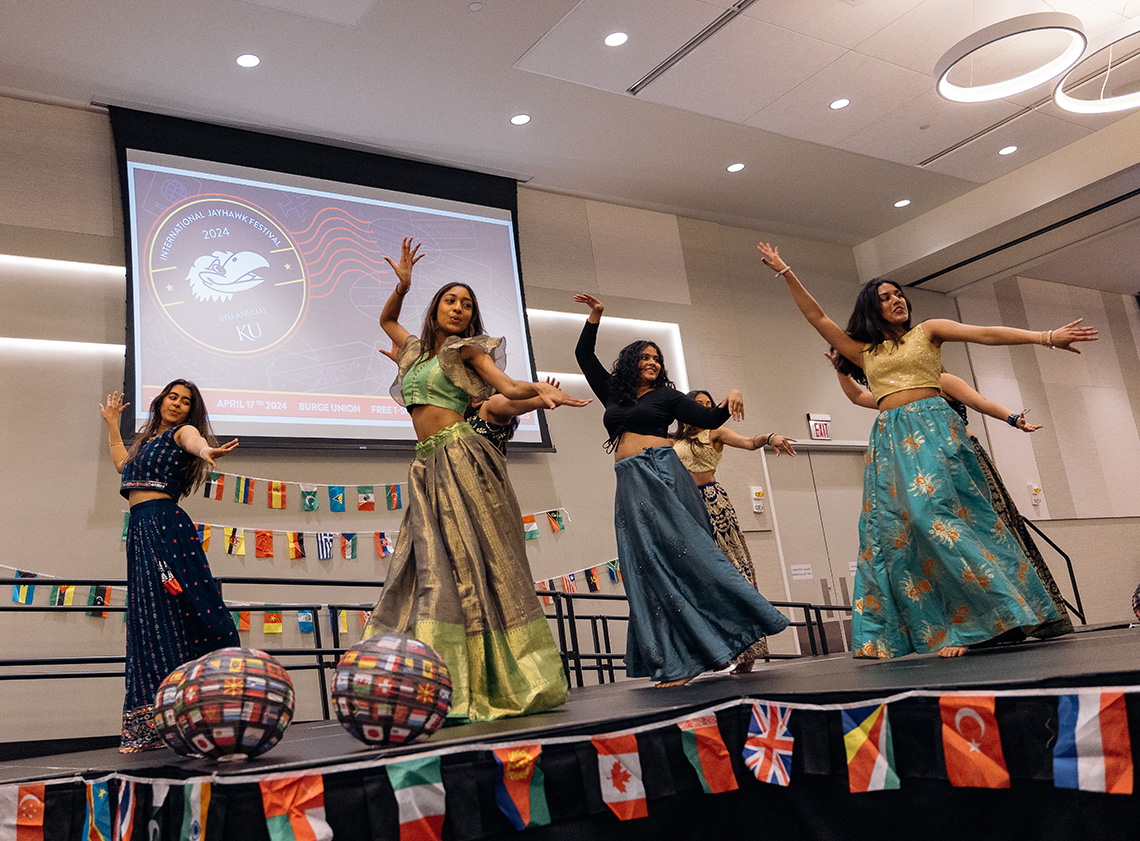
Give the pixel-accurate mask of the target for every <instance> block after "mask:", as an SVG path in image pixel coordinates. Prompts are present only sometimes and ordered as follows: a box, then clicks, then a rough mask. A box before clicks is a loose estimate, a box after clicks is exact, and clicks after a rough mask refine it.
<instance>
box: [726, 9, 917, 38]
mask: <svg viewBox="0 0 1140 841" xmlns="http://www.w3.org/2000/svg"><path fill="white" fill-rule="evenodd" d="M921 3H922V0H875V2H873V3H866V2H854V3H848V2H845V0H768V2H763V3H753V4H752V5H751V6H749V7H748V8H747V9H745V10H744V15H745V17H750V18H755V19H756V20H761V21H764V22H765V23H770V24H772V25H773V26H780V27H783V28H784V29H788V30H791V31H792V32H798V33H800V34H801V35H807V36H809V37H811V38H818V39H819V40H820V41H827V42H829V43H832V44H838V45H839V46H841V47H854V46H855V45H856V44H858V43H859V42H860V41H863V40H864V39H866V38H869V37H871V36H872V35H874V34H875V33H876V32H878V31H879V30H880V29H882V28H883V27H884V26H886V25H887V24H890V23H892V22H894V21H896V20H898V19H899V18H900V17H902V16H903V15H904V14H906V13H907V12H909V11H910V10H911V9H913V8H914V7H916V6H918V5H920V4H921Z"/></svg>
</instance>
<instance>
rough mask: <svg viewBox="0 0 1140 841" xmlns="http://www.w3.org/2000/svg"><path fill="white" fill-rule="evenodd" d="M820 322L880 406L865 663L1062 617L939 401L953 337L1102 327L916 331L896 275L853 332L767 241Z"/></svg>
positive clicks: (860, 304) (861, 573)
mask: <svg viewBox="0 0 1140 841" xmlns="http://www.w3.org/2000/svg"><path fill="white" fill-rule="evenodd" d="M758 247H759V249H760V253H761V254H762V255H763V260H764V263H765V265H767V266H768V267H769V268H771V269H773V270H774V271H775V272H776V273H777V274H778V275H783V277H784V280H785V281H786V282H787V285H788V289H789V291H790V292H791V293H792V299H793V300H794V301H795V303H796V306H797V307H798V308H799V310H800V312H801V313H802V314H803V316H804V317H805V318H806V319H807V321H808V323H809V324H811V325H812V327H814V328H815V329H816V331H817V332H818V333H819V334H820V335H821V336H822V337H823V338H824V340H826V341H827V342H828V343H829V344H830V345H831V346H832V347H834V348H835V349H836V350H838V351H839V352H840V353H841V354H842V355H843V357H844V358H845V359H846V360H847V361H848V362H849V363H851V364H852V365H853V366H854V370H855V371H862V372H863V373H864V374H865V375H866V378H867V381H868V383H869V385H870V388H871V393H872V394H874V396H875V400H876V401H877V403H878V408H879V417H878V420H877V421H876V422H875V426H874V428H873V429H872V431H871V436H870V446H869V447H868V450H867V464H866V468H865V469H864V472H863V511H862V513H861V514H860V515H859V541H860V554H859V561H858V565H857V567H856V573H855V592H854V597H855V603H854V606H855V610H854V615H853V621H852V638H853V641H852V647H853V649H854V655H855V656H856V657H880V658H882V657H897V656H900V655H903V654H909V653H911V652H916V651H918V652H924V651H925V652H932V651H937V652H938V653H939V654H940V655H941V656H943V657H955V656H960V655H962V654H965V653H966V649H967V647H968V646H970V645H975V644H978V643H984V642H988V641H990V640H994V639H996V638H998V637H1001V636H1002V635H1003V634H1005V633H1009V632H1016V631H1015V629H1020V630H1021V631H1027V630H1031V629H1033V628H1035V627H1037V626H1038V625H1040V624H1042V623H1043V622H1048V621H1052V620H1055V619H1057V618H1058V616H1057V609H1056V608H1055V607H1054V606H1053V602H1052V601H1051V600H1050V598H1049V594H1048V593H1046V592H1045V588H1044V586H1042V584H1041V579H1040V578H1038V577H1037V576H1036V575H1032V574H1029V563H1028V561H1027V560H1026V558H1025V556H1024V554H1022V552H1021V549H1020V548H1019V547H1018V545H1017V543H1016V541H1014V540H1013V539H1012V538H1011V537H1010V535H1009V533H1008V531H1007V530H1006V528H1005V526H1004V525H1003V524H1002V522H1001V521H1000V520H999V519H998V516H997V514H995V513H994V509H993V506H992V505H991V504H990V499H989V490H988V488H987V486H986V481H985V477H984V476H983V475H982V471H981V468H980V467H979V466H978V459H977V457H976V456H975V455H974V450H973V448H972V447H971V446H970V444H969V442H968V441H967V435H966V428H965V425H964V424H963V423H962V419H961V418H960V417H958V415H957V413H955V411H954V410H953V409H952V408H950V406H949V405H948V404H947V403H946V401H945V400H943V399H942V398H941V397H940V396H939V389H940V387H941V373H942V353H941V346H942V343H943V342H948V341H950V342H978V343H980V344H989V345H1018V344H1040V345H1045V346H1047V347H1057V348H1062V349H1064V350H1072V351H1073V352H1075V353H1079V352H1080V351H1078V350H1077V349H1076V348H1073V347H1071V346H1072V345H1073V343H1075V342H1082V341H1093V340H1095V339H1096V338H1097V336H1096V330H1094V329H1092V328H1091V327H1081V326H1079V325H1080V320H1077V321H1074V322H1072V323H1070V324H1066V325H1065V326H1063V327H1060V328H1057V329H1055V330H1043V331H1040V332H1032V331H1029V330H1020V329H1017V328H1014V327H1000V326H997V327H977V326H974V325H970V324H959V323H958V322H956V321H950V320H949V319H943V318H935V319H930V320H928V321H924V322H922V323H921V324H919V325H917V326H916V327H914V328H913V329H912V328H911V326H910V306H909V304H908V302H907V300H906V297H905V296H904V295H903V292H902V289H901V288H900V287H899V286H898V285H897V284H895V283H893V282H892V281H889V280H882V279H878V280H872V281H870V282H869V283H867V284H866V285H865V286H864V287H863V289H862V290H861V291H860V293H859V297H858V298H857V299H856V301H855V311H854V312H853V313H852V315H851V320H850V321H849V322H848V325H847V330H846V331H844V330H841V329H840V328H839V326H838V325H837V324H836V323H835V322H834V321H832V320H831V319H830V318H828V317H827V315H825V314H824V312H823V310H822V309H821V308H820V306H819V304H817V303H816V301H815V299H814V298H812V296H811V295H810V294H809V293H808V291H807V290H806V289H805V288H804V287H803V285H802V284H801V283H800V282H799V280H798V279H797V278H796V276H795V274H794V273H793V272H792V271H791V268H790V267H789V266H788V264H787V263H785V262H784V260H783V259H782V258H781V257H780V254H779V251H778V250H777V249H775V248H773V247H771V246H769V245H767V244H766V243H760V245H759V246H758Z"/></svg>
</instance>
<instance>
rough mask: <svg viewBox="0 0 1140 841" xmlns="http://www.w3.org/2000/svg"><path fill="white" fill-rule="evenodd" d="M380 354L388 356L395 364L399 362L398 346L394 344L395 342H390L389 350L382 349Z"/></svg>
mask: <svg viewBox="0 0 1140 841" xmlns="http://www.w3.org/2000/svg"><path fill="white" fill-rule="evenodd" d="M380 355H381V356H386V357H388V358H389V359H391V360H392V361H393V362H395V363H396V364H397V365H399V364H400V348H399V347H398V346H397V345H396V343H395V342H392V349H391V350H382V351H380Z"/></svg>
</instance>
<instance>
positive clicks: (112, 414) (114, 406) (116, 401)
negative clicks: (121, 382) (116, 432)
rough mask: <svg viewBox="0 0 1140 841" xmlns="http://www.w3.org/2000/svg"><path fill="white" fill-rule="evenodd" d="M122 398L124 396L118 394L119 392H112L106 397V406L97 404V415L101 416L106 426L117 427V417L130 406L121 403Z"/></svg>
mask: <svg viewBox="0 0 1140 841" xmlns="http://www.w3.org/2000/svg"><path fill="white" fill-rule="evenodd" d="M123 396H124V395H122V394H119V392H117V391H113V392H111V393H110V394H108V395H107V405H106V406H104V405H103V404H102V403H100V404H99V414H101V415H102V416H103V420H105V421H106V422H107V423H108V424H111V425H114V426H118V425H119V416H120V415H122V414H123V410H124V409H126V408H127V406H129V405H131V404H130V403H124V402H123Z"/></svg>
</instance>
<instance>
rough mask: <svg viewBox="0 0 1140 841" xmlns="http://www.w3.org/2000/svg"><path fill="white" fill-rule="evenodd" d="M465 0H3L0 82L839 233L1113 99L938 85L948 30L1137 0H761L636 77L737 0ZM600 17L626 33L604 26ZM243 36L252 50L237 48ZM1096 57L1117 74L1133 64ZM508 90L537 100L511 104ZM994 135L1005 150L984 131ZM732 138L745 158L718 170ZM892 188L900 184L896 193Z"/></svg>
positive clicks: (731, 150)
mask: <svg viewBox="0 0 1140 841" xmlns="http://www.w3.org/2000/svg"><path fill="white" fill-rule="evenodd" d="M477 5H479V4H472V3H470V0H180V2H178V3H157V2H140V0H101V2H99V3H76V2H75V0H36V2H35V3H18V2H9V3H4V4H0V93H6V94H8V95H17V96H26V97H30V98H34V99H39V100H43V101H49V102H51V101H62V102H72V103H81V104H87V103H91V102H101V103H107V102H115V103H122V104H130V105H133V106H136V107H141V108H144V109H150V110H155V111H159V112H164V113H172V114H177V115H180V116H191V117H199V118H202V119H207V120H212V121H217V122H222V123H227V124H236V125H243V126H255V127H263V128H265V129H267V130H270V131H279V132H282V133H286V134H291V135H301V136H306V137H313V138H324V139H328V140H331V141H333V142H338V143H344V144H349V145H353V146H360V147H364V148H369V149H374V150H378V151H385V152H389V153H393V154H398V155H404V156H408V157H414V158H418V159H423V160H429V161H434V162H441V163H448V164H452V165H457V166H462V167H467V168H471V169H476V170H481V171H487V172H494V173H499V174H506V175H511V176H514V177H517V178H519V179H520V180H523V181H526V182H528V183H529V184H530V185H531V186H534V187H537V188H541V189H548V190H553V191H558V192H563V193H568V194H572V195H579V196H586V197H591V198H597V199H601V200H608V201H614V202H618V203H621V204H629V205H633V206H637V207H643V208H648V209H653V210H662V211H668V212H674V213H679V214H682V215H686V216H693V217H697V218H704V219H711V220H715V221H722V222H727V223H730V224H736V225H741V226H747V227H753V228H762V229H765V230H769V231H772V232H774V233H777V234H779V233H783V234H788V235H790V234H797V235H803V236H810V237H814V238H819V239H824V240H828V241H833V242H841V243H848V244H852V245H854V244H857V243H860V242H864V241H866V240H868V239H871V238H873V237H875V236H877V235H879V234H881V233H883V232H884V231H887V230H890V229H892V228H895V227H896V226H898V225H900V224H902V223H904V222H906V221H908V220H910V219H913V218H914V217H916V216H918V215H920V214H922V213H925V212H927V211H929V210H931V209H933V208H935V207H938V206H939V205H941V204H943V203H945V202H947V201H949V200H951V199H954V198H956V197H958V196H961V195H963V194H965V193H967V192H969V191H970V190H972V189H973V188H975V187H976V186H977V185H978V184H982V183H985V182H988V181H991V180H993V179H995V178H998V177H1000V176H1002V175H1004V174H1006V173H1008V172H1010V171H1012V170H1013V169H1015V168H1017V167H1020V166H1023V165H1024V164H1026V163H1028V162H1030V161H1032V160H1035V159H1037V158H1040V157H1042V156H1044V155H1047V154H1049V153H1051V152H1053V151H1055V150H1057V149H1059V148H1061V147H1062V146H1065V145H1067V144H1069V143H1072V142H1074V141H1076V140H1078V139H1080V138H1082V137H1085V136H1087V135H1089V134H1091V133H1093V132H1095V131H1097V130H1099V129H1101V128H1104V127H1105V126H1107V125H1109V124H1110V123H1111V122H1112V121H1113V120H1115V119H1118V118H1119V117H1092V118H1090V117H1077V116H1072V115H1066V114H1064V113H1063V112H1061V111H1060V110H1059V109H1057V108H1056V107H1055V106H1053V105H1052V104H1051V103H1049V102H1043V100H1045V99H1046V98H1047V96H1048V93H1049V90H1048V89H1047V87H1042V88H1038V89H1035V90H1034V91H1031V92H1030V93H1028V94H1025V95H1023V96H1021V97H1018V98H1016V99H1014V100H1012V101H1001V102H997V103H990V104H986V105H961V104H953V103H949V102H946V101H944V100H942V99H940V98H939V97H938V96H937V95H936V94H935V93H934V81H933V79H932V77H931V70H932V68H933V66H934V64H935V62H936V61H937V60H938V58H939V57H940V56H941V55H942V53H943V52H944V51H945V50H946V49H947V48H949V47H950V46H951V45H952V44H953V43H955V42H956V41H958V40H959V39H961V38H963V37H965V36H966V35H967V34H969V33H970V32H972V31H974V30H976V29H978V28H980V27H982V26H985V25H988V24H990V23H993V22H994V21H996V20H1000V19H1004V18H1008V17H1012V16H1014V15H1019V14H1025V13H1028V12H1037V11H1049V10H1056V11H1062V12H1067V13H1070V14H1075V15H1077V16H1078V17H1080V18H1081V20H1082V21H1083V22H1084V24H1085V28H1086V32H1087V33H1088V34H1089V35H1090V36H1091V37H1095V36H1096V35H1098V34H1099V33H1101V32H1104V31H1105V30H1107V29H1109V28H1111V27H1112V26H1113V25H1115V24H1117V23H1119V22H1120V21H1121V20H1123V19H1125V18H1129V17H1132V16H1134V15H1138V14H1140V0H1099V1H1098V2H1094V0H1071V2H1053V3H1045V2H1035V0H982V1H981V2H978V0H757V2H754V3H752V4H751V5H748V6H747V8H745V9H744V10H743V12H742V13H741V14H739V15H738V16H736V17H735V18H733V19H732V20H731V21H730V22H728V23H727V24H726V25H725V26H724V27H723V28H721V29H720V30H719V31H717V32H716V33H715V34H713V35H712V36H711V37H709V38H708V40H706V41H704V42H703V43H702V44H700V45H699V46H698V47H696V49H694V50H693V51H692V52H691V53H689V54H688V55H687V56H686V57H684V58H683V59H681V60H680V61H679V62H678V63H676V64H675V65H674V66H673V67H671V68H670V69H668V70H667V71H665V72H664V73H663V74H662V75H661V76H660V77H659V78H657V79H656V80H655V81H653V82H652V83H650V84H649V85H648V86H646V87H645V88H644V89H643V90H642V91H640V92H639V94H638V95H637V96H633V95H631V94H629V93H627V90H628V89H629V88H630V87H631V86H633V85H634V83H636V82H637V81H638V80H639V79H641V78H642V77H643V76H644V75H645V74H646V73H648V72H649V71H650V70H652V69H653V68H654V67H656V66H657V65H658V64H660V63H661V62H662V61H663V60H665V59H666V58H668V57H669V56H670V55H671V54H672V53H673V52H674V51H675V50H677V49H678V48H679V47H680V46H681V45H683V44H684V43H686V42H687V41H688V40H689V39H691V38H692V37H693V36H694V35H696V34H697V33H698V32H700V31H701V30H702V29H703V28H704V27H705V26H706V25H708V24H709V23H710V22H711V21H713V20H714V19H716V18H717V17H718V16H720V15H721V14H723V13H724V12H725V11H726V10H728V9H731V8H733V5H732V4H731V3H729V2H727V0H719V2H716V1H714V0H580V2H578V0H483V2H482V4H481V8H479V9H478V10H477V11H476V10H472V8H469V6H477ZM737 5H741V4H737ZM615 30H622V31H625V32H627V33H628V34H629V35H630V40H629V42H628V43H627V44H626V45H625V46H623V47H620V48H616V49H614V48H608V47H605V46H603V44H602V38H603V37H604V36H605V35H607V34H609V33H610V32H612V31H615ZM1034 46H1036V47H1040V48H1042V49H1048V48H1049V45H1048V44H1045V45H1039V44H1037V45H1032V46H1031V47H1023V48H1022V49H1021V50H1020V51H1016V52H1015V51H1014V50H1012V49H1011V50H1009V51H1007V52H1006V53H1004V54H998V55H997V56H995V57H994V59H993V62H991V64H997V65H999V66H1006V65H1007V64H1008V63H1010V62H1014V63H1016V62H1024V61H1026V60H1028V59H1027V56H1026V55H1025V53H1026V50H1027V49H1032V47H1034ZM246 52H252V53H256V54H257V55H259V56H260V57H261V58H262V64H261V65H260V66H259V67H257V68H255V69H252V70H243V69H241V68H239V67H238V66H237V65H236V64H235V63H234V58H235V57H236V56H237V55H239V54H241V53H246ZM1029 58H1031V56H1030V57H1029ZM1135 63H1136V64H1140V62H1135ZM982 69H983V68H979V72H981V71H982ZM1114 72H1115V73H1117V76H1115V77H1114V79H1113V81H1114V84H1116V85H1119V84H1121V82H1122V81H1125V82H1126V81H1127V74H1128V73H1129V72H1132V71H1131V68H1130V66H1129V65H1125V66H1123V67H1121V68H1118V69H1117V70H1116V71H1114ZM841 96H844V97H848V98H850V99H851V100H852V104H851V106H849V107H848V108H846V109H844V110H841V111H831V110H830V109H828V107H827V106H828V104H829V103H830V102H832V101H833V100H835V99H837V98H839V97H841ZM518 113H527V114H530V115H531V116H532V117H533V119H532V121H531V123H530V124H528V125H526V126H523V127H515V126H512V125H511V124H510V122H509V119H510V117H511V116H513V115H515V114H518ZM1123 116H1127V115H1123ZM967 141H968V142H967ZM1009 144H1016V145H1017V146H1018V147H1019V151H1018V152H1017V153H1016V154H1014V155H1011V156H1008V157H1000V156H998V155H997V154H996V152H997V149H999V148H1001V147H1002V146H1005V145H1009ZM736 161H742V162H744V163H746V164H747V168H746V169H745V170H744V171H743V172H740V173H738V174H735V175H733V174H729V173H727V172H726V171H725V167H726V166H727V165H728V164H731V163H734V162H736ZM920 164H921V165H920ZM901 198H910V199H911V200H912V204H911V205H910V206H909V207H907V208H905V209H902V210H897V209H895V208H894V207H893V203H894V202H895V201H896V200H897V199H901ZM1129 282H1131V281H1129ZM1134 285H1135V284H1134Z"/></svg>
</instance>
